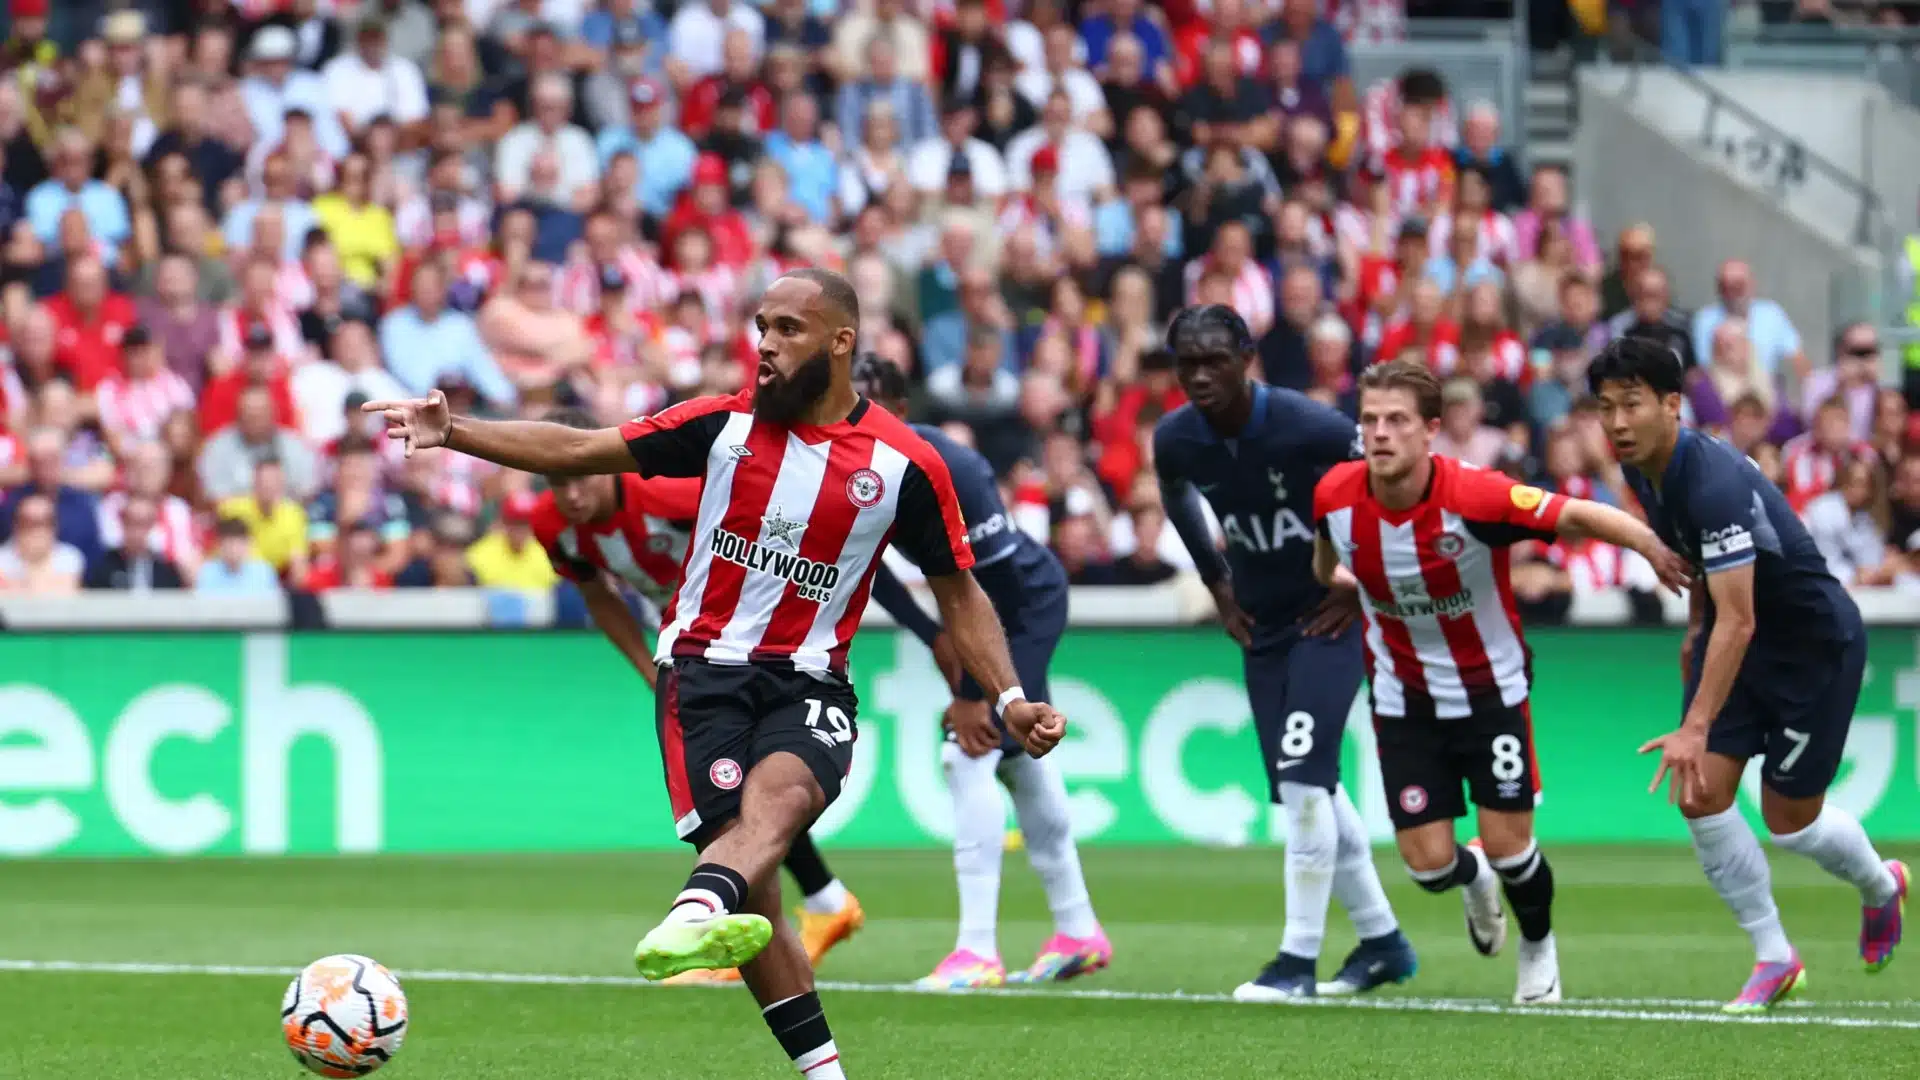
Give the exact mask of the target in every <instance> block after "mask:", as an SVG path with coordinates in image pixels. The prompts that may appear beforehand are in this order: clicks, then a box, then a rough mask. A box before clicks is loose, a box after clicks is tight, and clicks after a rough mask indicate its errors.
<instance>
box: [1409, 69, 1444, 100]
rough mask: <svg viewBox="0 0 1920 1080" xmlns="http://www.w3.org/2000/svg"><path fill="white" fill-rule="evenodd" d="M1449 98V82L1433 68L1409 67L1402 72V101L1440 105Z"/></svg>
mask: <svg viewBox="0 0 1920 1080" xmlns="http://www.w3.org/2000/svg"><path fill="white" fill-rule="evenodd" d="M1445 100H1447V84H1446V82H1445V81H1444V80H1443V79H1441V78H1440V73H1439V72H1437V71H1434V70H1433V69H1432V68H1408V69H1407V70H1405V71H1403V72H1401V73H1400V101H1401V103H1402V104H1404V105H1438V104H1440V103H1441V102H1443V101H1445Z"/></svg>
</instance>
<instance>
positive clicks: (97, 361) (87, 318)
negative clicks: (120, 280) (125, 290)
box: [47, 258, 136, 394]
mask: <svg viewBox="0 0 1920 1080" xmlns="http://www.w3.org/2000/svg"><path fill="white" fill-rule="evenodd" d="M47 311H48V312H49V313H50V314H52V315H53V320H54V324H55V326H56V327H57V334H58V337H57V339H56V345H55V348H54V363H55V364H57V365H59V367H60V369H61V370H62V371H63V372H65V373H66V375H67V377H68V378H69V379H71V380H72V381H73V384H74V387H75V388H76V389H78V390H79V391H80V392H81V393H83V394H85V393H92V391H93V388H94V387H96V386H99V385H100V383H101V381H102V380H104V379H105V378H107V376H109V375H112V374H115V373H117V372H119V371H121V370H123V368H122V365H121V359H120V341H121V338H122V337H123V336H124V335H125V334H126V332H127V330H128V329H130V328H131V327H132V326H133V325H134V323H135V321H136V315H135V312H134V307H133V301H132V300H129V299H127V298H126V297H125V296H122V295H121V294H119V293H116V292H111V291H109V289H108V281H107V268H106V267H105V266H104V265H102V264H101V262H100V260H99V259H96V258H81V259H77V260H75V261H73V262H72V263H70V264H69V265H68V266H67V287H66V290H65V291H64V292H62V293H61V294H60V295H58V296H55V297H54V298H52V299H51V300H48V301H47Z"/></svg>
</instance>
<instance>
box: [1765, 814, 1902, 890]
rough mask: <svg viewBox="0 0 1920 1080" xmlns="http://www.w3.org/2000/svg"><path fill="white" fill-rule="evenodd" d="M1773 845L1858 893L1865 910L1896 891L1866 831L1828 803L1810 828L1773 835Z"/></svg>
mask: <svg viewBox="0 0 1920 1080" xmlns="http://www.w3.org/2000/svg"><path fill="white" fill-rule="evenodd" d="M1773 842H1774V843H1776V844H1779V845H1780V846H1781V847H1783V848H1786V849H1787V850H1788V851H1797V852H1799V853H1800V854H1802V855H1805V856H1806V857H1807V858H1809V859H1812V860H1813V861H1814V862H1816V863H1819V864H1820V869H1822V870H1825V871H1826V872H1827V873H1829V874H1832V875H1833V876H1834V877H1837V878H1839V879H1840V880H1841V881H1844V882H1846V883H1847V884H1849V885H1851V886H1853V887H1854V888H1856V889H1859V890H1860V899H1861V900H1862V901H1863V902H1865V903H1866V905H1867V906H1868V907H1879V906H1880V905H1882V904H1884V903H1886V902H1887V901H1889V900H1891V899H1893V894H1894V893H1896V892H1899V891H1900V883H1899V882H1897V881H1895V880H1894V878H1893V871H1891V870H1889V869H1887V864H1886V862H1885V860H1883V859H1881V858H1880V853H1879V852H1877V851H1875V850H1873V841H1871V840H1869V839H1867V830H1865V829H1863V828H1861V827H1860V822H1859V821H1858V820H1857V819H1855V818H1854V816H1853V815H1852V814H1849V813H1847V812H1846V811H1845V810H1842V809H1840V808H1839V807H1837V806H1835V805H1833V804H1832V803H1828V804H1827V805H1826V806H1823V807H1821V808H1820V816H1819V817H1817V818H1814V819H1813V824H1811V825H1809V826H1807V827H1806V828H1804V829H1801V830H1800V831H1799V832H1797V833H1788V834H1787V835H1785V836H1782V835H1780V834H1779V833H1774V834H1773Z"/></svg>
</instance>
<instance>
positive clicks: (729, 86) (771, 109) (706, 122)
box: [678, 30, 780, 139]
mask: <svg viewBox="0 0 1920 1080" xmlns="http://www.w3.org/2000/svg"><path fill="white" fill-rule="evenodd" d="M769 66H771V65H770V64H769ZM729 90H737V91H739V92H741V93H742V94H745V95H746V97H747V110H746V112H744V113H743V114H741V115H740V117H739V120H738V122H739V123H740V125H741V129H742V130H743V131H746V132H748V133H749V134H753V135H764V134H766V133H767V132H769V131H772V130H773V129H774V127H775V126H776V125H777V124H778V123H779V119H780V117H779V113H778V110H777V109H776V103H777V101H778V99H779V95H778V94H777V93H776V91H775V90H774V88H773V87H772V86H770V85H768V83H767V81H766V80H765V79H762V78H761V64H760V61H759V59H758V54H757V53H755V51H754V48H753V41H752V39H751V38H750V37H748V35H747V33H746V32H745V31H743V30H729V31H728V32H727V35H726V38H725V40H724V42H723V44H722V45H721V48H720V70H719V71H716V72H714V73H713V74H711V75H708V76H705V77H704V78H702V79H700V80H699V81H698V82H696V83H694V84H693V85H692V86H690V87H687V88H686V89H685V90H683V91H682V92H681V95H680V117H679V120H680V122H679V124H678V127H679V128H680V129H681V130H682V131H685V132H686V133H687V134H688V135H689V136H691V137H693V138H695V139H698V138H701V137H702V136H704V135H706V133H707V132H708V131H709V130H711V129H712V128H713V126H714V123H715V120H716V117H715V115H714V114H715V113H716V112H717V111H718V109H719V107H720V99H721V98H722V97H725V96H726V94H727V92H728V91H729Z"/></svg>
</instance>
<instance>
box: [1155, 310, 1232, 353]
mask: <svg viewBox="0 0 1920 1080" xmlns="http://www.w3.org/2000/svg"><path fill="white" fill-rule="evenodd" d="M1208 330H1219V331H1222V332H1224V333H1225V334H1226V335H1227V339H1228V340H1229V341H1231V342H1232V343H1233V351H1234V352H1236V353H1246V352H1252V351H1253V332H1252V331H1250V330H1248V329H1247V320H1245V319H1243V318H1241V317H1240V313H1239V312H1237V311H1235V310H1233V309H1232V308H1230V307H1228V306H1227V305H1225V304H1196V305H1194V306H1193V307H1186V308H1181V309H1180V310H1179V311H1177V312H1175V313H1174V316H1173V321H1172V322H1169V323H1168V324H1167V345H1168V346H1169V347H1171V348H1172V349H1173V351H1175V352H1179V351H1180V345H1181V343H1182V342H1183V341H1184V342H1191V341H1192V340H1193V339H1194V338H1195V337H1196V336H1197V335H1199V334H1202V333H1205V332H1206V331H1208Z"/></svg>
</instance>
